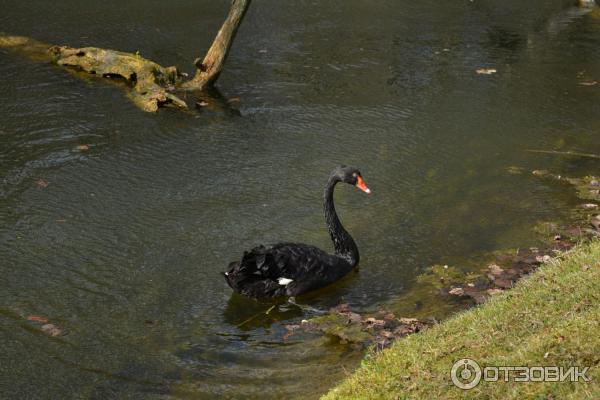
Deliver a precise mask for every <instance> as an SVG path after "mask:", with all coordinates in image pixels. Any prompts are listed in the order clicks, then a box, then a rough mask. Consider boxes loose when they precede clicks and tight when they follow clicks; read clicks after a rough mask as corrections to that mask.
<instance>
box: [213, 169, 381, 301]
mask: <svg viewBox="0 0 600 400" xmlns="http://www.w3.org/2000/svg"><path fill="white" fill-rule="evenodd" d="M338 182H344V183H348V184H352V185H355V186H357V187H358V188H360V189H361V190H363V191H365V192H367V193H370V190H369V189H368V188H367V186H366V185H365V183H364V181H363V180H362V177H361V175H360V172H359V171H358V170H357V169H354V168H350V167H345V166H340V167H338V168H336V169H335V170H334V171H333V172H332V174H331V176H330V177H329V181H328V182H327V186H326V187H325V193H324V209H325V220H326V222H327V226H328V228H329V234H330V235H331V240H332V241H333V245H334V248H335V253H334V254H328V253H326V252H325V251H323V250H321V249H319V248H317V247H315V246H309V245H306V244H300V243H279V244H276V245H273V246H268V247H265V246H258V247H255V248H253V249H252V250H250V251H248V252H245V253H244V256H243V257H242V260H241V261H236V262H232V263H231V264H230V265H229V269H228V271H227V272H225V273H224V275H225V280H226V281H227V283H228V284H229V286H231V288H232V289H233V290H235V291H236V292H239V293H241V294H244V295H246V296H250V297H279V296H297V295H299V294H302V293H306V292H308V291H311V290H314V289H318V288H321V287H324V286H327V285H329V284H331V283H333V282H335V281H337V280H338V279H340V278H341V277H343V276H344V275H346V274H347V273H348V272H349V271H350V270H351V269H352V268H354V267H355V266H356V265H357V264H358V261H359V254H358V248H357V247H356V244H355V243H354V240H353V239H352V237H351V236H350V234H349V233H348V232H347V231H346V230H345V229H344V227H343V226H342V224H341V222H340V220H339V218H338V216H337V214H336V212H335V207H334V205H333V190H334V187H335V185H336V184H337V183H338Z"/></svg>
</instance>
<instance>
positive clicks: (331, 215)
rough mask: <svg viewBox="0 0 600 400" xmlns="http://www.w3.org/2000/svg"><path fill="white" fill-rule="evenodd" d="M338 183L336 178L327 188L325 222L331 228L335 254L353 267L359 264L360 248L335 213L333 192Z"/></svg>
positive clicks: (331, 180)
mask: <svg viewBox="0 0 600 400" xmlns="http://www.w3.org/2000/svg"><path fill="white" fill-rule="evenodd" d="M337 183H338V181H337V180H336V179H335V178H331V179H329V182H328V183H327V187H326V188H325V194H324V196H323V197H324V204H323V206H324V209H325V221H326V222H327V227H328V228H329V235H330V236H331V240H332V241H333V247H334V248H335V254H336V255H337V256H340V257H343V258H345V259H346V260H348V262H349V263H350V264H351V265H352V266H355V265H356V264H358V260H359V255H358V248H357V247H356V243H354V239H352V236H350V234H349V233H348V231H346V229H344V227H343V226H342V223H341V222H340V219H339V218H338V216H337V213H336V212H335V206H334V205H333V190H334V188H335V185H336V184H337Z"/></svg>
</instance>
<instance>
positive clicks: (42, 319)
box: [27, 315, 48, 324]
mask: <svg viewBox="0 0 600 400" xmlns="http://www.w3.org/2000/svg"><path fill="white" fill-rule="evenodd" d="M27 321H35V322H43V323H44V324H45V323H46V322H48V318H46V317H42V316H40V315H28V316H27Z"/></svg>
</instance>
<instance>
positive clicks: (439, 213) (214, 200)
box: [0, 0, 600, 399]
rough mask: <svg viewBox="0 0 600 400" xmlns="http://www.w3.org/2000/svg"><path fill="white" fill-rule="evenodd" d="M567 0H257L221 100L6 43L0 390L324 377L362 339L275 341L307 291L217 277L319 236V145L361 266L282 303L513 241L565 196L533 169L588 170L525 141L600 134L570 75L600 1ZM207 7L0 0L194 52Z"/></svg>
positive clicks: (64, 391)
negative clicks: (252, 253) (140, 88)
mask: <svg viewBox="0 0 600 400" xmlns="http://www.w3.org/2000/svg"><path fill="white" fill-rule="evenodd" d="M446 3H448V4H446ZM564 3H565V2H563V1H541V0H539V1H527V2H523V1H516V0H503V1H475V2H439V1H436V2H433V1H419V2H414V1H400V2H398V1H379V2H375V3H371V2H361V1H345V2H343V3H341V2H308V1H300V2H293V3H291V2H290V3H286V4H285V6H284V5H282V4H281V3H280V2H275V1H258V0H256V1H255V2H253V4H252V6H251V8H250V10H249V12H248V14H247V17H246V20H245V21H244V24H243V25H242V27H241V29H240V32H239V37H238V38H237V40H236V42H235V44H234V47H233V49H232V53H231V56H230V58H229V60H228V63H227V65H226V69H225V72H224V73H223V75H222V77H221V79H220V81H219V88H220V91H221V93H222V95H223V96H224V97H225V98H233V97H239V98H240V102H239V103H233V104H234V105H233V108H234V109H233V110H230V111H228V112H223V111H210V110H204V111H198V112H194V113H191V114H183V113H181V112H178V111H173V110H162V111H161V112H159V113H158V114H155V115H153V114H145V113H142V112H140V111H139V110H138V109H136V108H135V107H134V106H133V105H132V104H131V103H130V102H129V101H128V100H127V98H126V97H125V96H124V95H123V92H122V90H121V89H120V88H117V87H115V86H113V85H109V84H106V83H104V82H102V81H100V80H80V79H77V78H74V77H73V76H72V75H71V74H69V73H67V72H65V71H64V70H62V69H59V68H57V67H53V66H50V65H44V64H36V63H32V62H30V61H28V60H26V59H24V58H21V57H19V56H16V55H14V54H11V53H8V52H7V51H5V50H3V49H0V76H2V79H1V80H0V93H2V95H1V96H0V121H1V124H0V146H1V151H0V176H1V177H2V179H1V180H0V260H1V261H0V268H1V270H0V274H1V276H2V279H1V280H0V331H1V335H0V345H1V348H2V350H3V355H2V357H1V360H2V361H1V362H0V388H1V390H2V393H3V395H2V396H1V397H2V398H19V399H20V398H26V397H27V398H99V399H100V398H102V399H106V398H119V399H122V398H140V399H151V398H157V399H158V398H161V399H162V398H215V396H218V397H229V398H261V399H263V398H284V397H285V398H296V397H297V398H312V397H316V396H318V395H319V394H320V393H323V392H324V391H326V390H327V389H328V388H329V387H331V386H332V385H333V384H335V382H337V381H339V379H341V378H342V377H343V376H344V375H345V374H346V371H352V370H353V369H354V368H355V367H356V366H357V365H358V362H359V360H360V358H361V356H362V353H361V352H360V351H357V350H354V349H352V348H351V347H349V346H347V345H344V344H340V343H337V342H335V341H333V340H330V339H327V338H322V337H318V336H316V337H315V336H307V337H292V338H290V339H287V340H285V339H284V338H283V335H284V333H285V332H286V331H285V329H284V327H283V324H285V323H291V322H297V321H299V320H300V319H302V318H307V317H310V316H311V314H310V312H305V311H301V310H300V309H298V308H295V307H292V306H287V307H283V306H281V307H279V308H277V309H275V310H273V311H272V312H271V313H270V314H269V315H264V314H263V315H260V313H261V312H263V311H265V310H267V309H268V308H269V307H270V305H271V304H269V303H266V304H265V303H257V302H255V301H253V300H248V299H245V298H241V297H238V296H232V295H231V290H230V289H229V288H228V287H227V286H226V284H225V283H224V281H223V279H222V277H221V276H220V275H219V272H220V271H222V270H224V268H225V266H226V265H227V263H228V262H229V261H232V260H234V259H236V258H238V257H239V256H240V255H241V253H242V251H243V250H244V249H247V248H249V247H252V246H254V245H256V244H259V243H270V242H274V241H278V240H295V241H301V242H305V243H311V244H315V245H318V246H320V247H323V248H330V247H331V246H330V243H329V239H328V236H327V232H326V229H325V227H324V223H323V217H322V211H321V194H322V189H323V185H324V183H325V181H326V178H327V176H328V174H329V172H330V170H331V169H332V168H333V166H335V165H336V164H338V163H345V164H348V165H352V166H356V167H358V168H360V169H361V170H362V172H363V175H364V177H365V180H366V182H367V184H368V185H369V186H370V187H371V189H372V190H373V192H374V194H373V195H372V196H365V195H363V194H362V193H361V192H359V191H357V190H355V189H353V188H351V187H340V188H339V189H338V190H337V192H336V201H337V209H338V211H339V213H340V215H341V218H342V220H343V222H344V224H345V225H346V227H347V229H348V230H349V231H350V232H351V233H352V234H353V235H354V237H355V239H356V241H357V243H358V246H359V248H360V251H361V265H360V270H359V271H358V272H357V273H352V274H351V275H350V276H349V277H347V278H346V279H344V280H343V281H342V282H340V283H339V284H336V285H334V286H332V287H330V288H327V289H326V290H322V291H320V292H318V293H317V294H315V295H312V296H308V297H306V298H305V299H303V300H302V302H303V303H305V304H308V305H310V306H312V307H316V308H319V309H326V308H328V307H330V306H332V305H335V304H337V303H338V302H340V301H346V302H349V303H350V305H351V306H352V307H353V308H355V309H356V310H361V311H369V310H374V309H376V308H377V306H378V305H379V304H381V303H392V302H393V301H394V299H398V298H402V297H403V296H405V297H406V296H408V295H410V294H411V293H413V292H415V291H416V290H417V289H418V288H416V286H415V284H414V278H415V276H416V275H418V274H419V273H421V272H422V271H423V270H424V268H426V267H427V266H429V265H431V264H434V263H454V264H457V263H463V262H464V263H465V265H468V262H469V260H472V259H474V258H475V257H478V256H480V255H481V254H483V253H485V252H487V251H491V250H494V249H499V248H509V247H518V246H527V245H529V244H532V243H533V239H532V236H531V229H530V227H531V225H532V224H533V223H535V222H536V221H539V220H548V219H557V218H561V217H564V216H565V215H566V213H567V212H566V211H565V210H566V209H568V207H570V206H572V205H573V204H576V201H577V200H576V199H575V198H574V196H571V195H570V194H565V191H564V187H562V186H558V185H556V184H554V183H551V182H548V181H543V180H539V179H537V178H534V177H532V176H531V174H530V173H528V172H527V171H530V170H532V169H541V168H545V169H550V170H552V171H555V172H558V173H562V174H567V175H572V176H577V175H581V174H588V173H597V172H598V163H597V160H594V159H588V158H566V157H560V156H556V155H544V154H537V153H530V152H526V151H525V150H526V149H546V150H572V151H580V152H586V153H596V154H598V153H600V142H598V140H597V134H598V132H599V131H600V119H599V118H598V116H599V115H600V106H599V105H598V104H600V101H599V100H600V99H599V93H600V84H598V85H596V86H585V85H581V83H582V82H586V81H593V80H599V81H600V53H599V52H598V48H599V45H600V17H599V13H598V10H597V9H596V10H595V11H592V12H589V13H586V12H582V10H580V9H577V8H565V7H564ZM567 3H568V2H567ZM227 7H228V3H227V2H225V1H222V2H211V1H206V0H205V1H197V0H196V1H191V0H177V1H174V2H170V3H168V5H167V3H165V2H159V1H144V2H143V1H140V0H135V1H129V2H126V3H124V2H116V1H112V0H109V1H104V2H85V5H82V2H76V1H72V0H69V1H61V2H59V3H58V4H56V3H54V2H47V1H41V0H35V1H28V2H22V1H16V0H8V1H6V2H5V4H4V7H3V12H2V14H1V15H0V26H1V30H2V31H5V32H7V33H10V34H20V35H26V36H31V37H34V38H36V39H38V40H41V41H44V42H48V43H59V44H63V43H64V44H69V45H73V46H83V45H94V46H103V47H109V48H115V49H120V50H125V51H132V52H135V51H140V53H141V54H142V55H144V56H145V57H148V58H150V59H153V60H156V61H157V62H159V63H161V64H163V65H172V64H175V65H178V66H180V67H182V68H183V69H185V70H187V71H188V72H192V66H191V65H192V63H191V62H192V60H193V59H194V58H195V57H197V56H198V55H199V54H201V53H202V52H203V51H205V49H206V48H207V46H208V45H209V44H210V41H211V40H212V37H213V35H214V33H215V32H216V31H217V29H218V27H219V25H220V23H221V21H222V19H223V18H224V15H225V14H226V12H227ZM477 68H496V69H497V71H498V72H497V73H496V74H494V75H489V76H486V75H478V74H476V73H475V70H476V69H477ZM83 144H85V145H87V146H88V147H89V150H87V151H80V150H77V146H78V145H83ZM509 166H518V167H522V168H524V170H525V172H524V173H523V174H520V175H511V174H509V173H507V167H509ZM40 179H42V180H44V181H45V182H47V183H48V186H47V187H40V186H39V185H38V183H37V182H38V181H39V180H40ZM419 301H420V303H421V305H422V304H425V306H426V307H427V309H430V310H432V314H434V315H436V316H438V317H439V316H443V315H444V314H445V313H447V312H448V305H447V304H445V303H444V301H445V300H440V299H438V298H436V297H431V296H428V295H425V294H424V295H423V298H422V299H420V300H419ZM402 311H403V312H405V313H406V314H407V315H406V316H410V315H408V314H410V312H411V310H410V309H404V310H402ZM415 312H416V310H415ZM28 315H41V316H46V317H47V318H49V320H50V322H52V323H54V324H56V325H58V326H60V327H62V328H64V329H65V330H66V332H67V333H68V334H67V335H65V336H61V337H59V338H49V337H48V336H47V335H45V334H43V333H41V332H40V331H39V325H36V324H35V323H31V322H28V321H26V320H25V317H26V316H28ZM257 315H258V317H257ZM248 319H250V320H248Z"/></svg>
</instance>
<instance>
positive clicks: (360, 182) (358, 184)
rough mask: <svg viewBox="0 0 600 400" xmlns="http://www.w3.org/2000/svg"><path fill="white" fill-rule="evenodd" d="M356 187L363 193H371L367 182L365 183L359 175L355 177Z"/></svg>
mask: <svg viewBox="0 0 600 400" xmlns="http://www.w3.org/2000/svg"><path fill="white" fill-rule="evenodd" d="M356 187H357V188H359V189H360V190H362V191H363V192H365V193H371V189H369V188H368V187H367V184H366V183H365V181H363V178H362V177H360V176H357V177H356Z"/></svg>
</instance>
